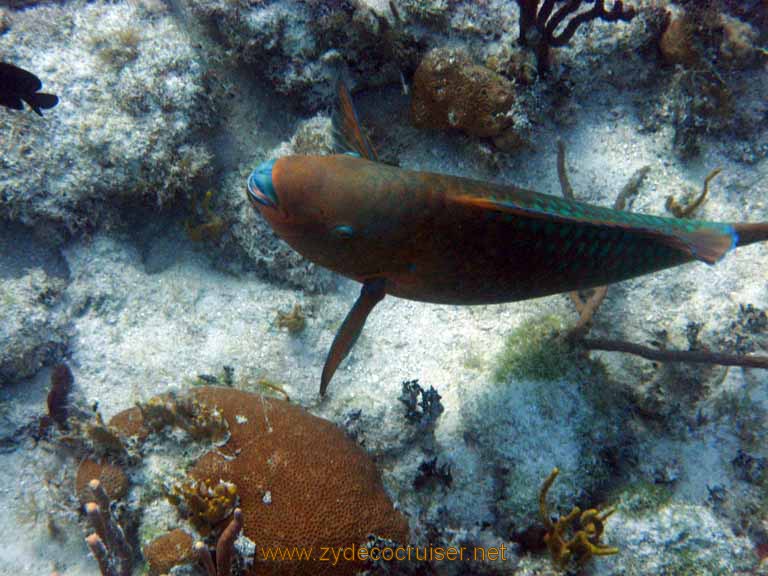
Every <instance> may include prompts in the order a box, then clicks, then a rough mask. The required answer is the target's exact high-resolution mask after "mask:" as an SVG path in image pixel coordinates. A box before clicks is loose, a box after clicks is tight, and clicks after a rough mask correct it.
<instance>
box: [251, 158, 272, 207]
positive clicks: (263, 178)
mask: <svg viewBox="0 0 768 576" xmlns="http://www.w3.org/2000/svg"><path fill="white" fill-rule="evenodd" d="M275 162H277V160H268V161H266V162H262V163H261V164H259V166H258V167H257V168H256V170H254V171H253V172H251V175H250V176H248V199H249V200H250V201H251V204H253V206H254V207H256V208H258V207H259V206H266V207H267V208H277V192H275V187H274V185H273V184H272V167H273V166H274V165H275Z"/></svg>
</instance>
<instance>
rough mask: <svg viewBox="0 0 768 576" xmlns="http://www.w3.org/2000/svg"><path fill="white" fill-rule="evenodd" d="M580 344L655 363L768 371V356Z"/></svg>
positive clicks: (625, 344) (615, 342) (594, 341)
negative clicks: (708, 365)
mask: <svg viewBox="0 0 768 576" xmlns="http://www.w3.org/2000/svg"><path fill="white" fill-rule="evenodd" d="M580 344H581V345H582V346H584V348H586V349H588V350H604V351H606V352H624V353H625V354H634V355H635V356H641V357H643V358H645V359H647V360H654V361H656V362H685V363H690V364H718V365H720V366H742V367H744V368H762V369H766V370H768V356H746V355H740V354H724V353H722V352H710V351H708V350H659V349H658V348H650V347H648V346H642V345H640V344H633V343H631V342H623V341H621V340H610V339H607V338H584V339H582V340H581V341H580Z"/></svg>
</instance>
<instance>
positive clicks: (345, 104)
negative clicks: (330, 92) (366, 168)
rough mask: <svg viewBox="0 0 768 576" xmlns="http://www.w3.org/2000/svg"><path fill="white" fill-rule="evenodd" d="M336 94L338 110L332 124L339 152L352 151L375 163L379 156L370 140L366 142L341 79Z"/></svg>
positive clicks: (350, 98) (347, 90) (347, 91)
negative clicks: (337, 96)
mask: <svg viewBox="0 0 768 576" xmlns="http://www.w3.org/2000/svg"><path fill="white" fill-rule="evenodd" d="M337 92H338V95H339V108H338V110H337V111H336V113H335V114H334V117H333V124H334V128H335V130H334V132H335V133H336V136H337V139H338V147H339V148H340V151H341V152H349V151H352V150H354V151H355V152H357V153H358V154H360V156H362V157H363V158H367V159H368V160H373V161H377V160H378V159H379V156H378V154H376V150H375V149H374V147H373V145H372V144H371V142H370V140H368V138H367V137H366V136H365V134H363V131H362V129H361V128H360V120H359V119H358V117H357V112H356V111H355V106H354V104H352V97H351V96H350V94H349V89H348V88H347V85H346V84H345V83H344V81H343V80H341V79H339V81H338V83H337Z"/></svg>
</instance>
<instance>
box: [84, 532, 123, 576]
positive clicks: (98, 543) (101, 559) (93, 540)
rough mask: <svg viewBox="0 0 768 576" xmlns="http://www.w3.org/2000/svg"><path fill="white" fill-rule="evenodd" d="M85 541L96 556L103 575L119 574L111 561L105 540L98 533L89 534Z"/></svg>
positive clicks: (113, 575) (115, 575)
mask: <svg viewBox="0 0 768 576" xmlns="http://www.w3.org/2000/svg"><path fill="white" fill-rule="evenodd" d="M85 543H86V544H87V545H88V549H89V550H90V551H91V554H93V557H94V558H96V563H97V564H98V565H99V571H100V572H101V576H117V572H115V571H114V570H113V569H112V565H111V562H110V561H109V554H108V552H107V547H106V546H104V542H103V541H102V540H101V538H99V536H98V534H91V535H90V536H88V537H87V538H86V539H85Z"/></svg>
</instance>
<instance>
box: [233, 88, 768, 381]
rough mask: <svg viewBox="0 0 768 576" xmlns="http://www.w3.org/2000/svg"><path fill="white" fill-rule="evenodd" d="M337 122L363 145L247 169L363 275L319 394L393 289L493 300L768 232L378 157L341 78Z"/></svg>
mask: <svg viewBox="0 0 768 576" xmlns="http://www.w3.org/2000/svg"><path fill="white" fill-rule="evenodd" d="M339 97H340V103H341V105H340V118H341V125H340V127H339V131H340V133H341V135H342V136H343V137H344V138H345V140H346V142H347V143H348V145H349V146H350V147H351V148H353V149H354V150H355V152H356V154H352V153H347V154H339V155H332V156H286V157H283V158H279V159H276V160H270V161H268V162H264V163H263V164H261V165H260V166H259V167H258V168H256V169H255V170H254V171H253V172H252V173H251V175H250V176H249V178H248V182H247V193H248V198H249V199H250V201H251V203H252V204H253V206H254V207H255V208H256V209H257V210H258V211H259V212H260V213H261V215H262V216H263V217H264V218H265V219H266V220H267V221H268V222H269V223H270V225H271V226H272V228H273V229H274V231H275V232H276V233H277V235H278V236H280V237H281V238H282V239H283V240H285V241H286V242H287V243H288V244H290V245H291V247H293V248H294V249H295V250H296V251H298V252H299V253H300V254H302V255H303V256H305V257H306V258H308V259H309V260H311V261H313V262H315V263H316V264H319V265H320V266H324V267H326V268H329V269H331V270H333V271H334V272H337V273H339V274H342V275H344V276H347V277H349V278H352V279H353V280H357V281H358V282H361V283H362V285H363V286H362V289H361V292H360V296H359V297H358V299H357V301H356V302H355V304H354V306H353V307H352V309H351V310H350V311H349V313H348V314H347V317H346V318H345V320H344V322H343V324H342V325H341V328H339V331H338V333H337V334H336V337H335V338H334V341H333V344H332V345H331V349H330V351H329V352H328V356H327V358H326V361H325V366H324V367H323V373H322V376H321V381H320V394H321V395H324V394H325V392H326V390H327V388H328V384H329V382H330V380H331V378H332V377H333V374H334V372H335V371H336V369H337V368H338V366H339V364H340V363H341V361H342V360H343V359H344V358H345V357H346V356H347V354H348V353H349V351H350V350H351V349H352V347H353V346H354V344H355V341H356V340H357V337H358V336H359V335H360V332H361V331H362V329H363V326H364V324H365V320H366V318H367V317H368V314H369V313H370V312H371V310H373V308H374V307H375V306H376V304H377V303H378V302H380V301H381V299H382V298H384V296H385V295H387V294H389V295H392V296H397V297H399V298H408V299H411V300H420V301H423V302H435V303H441V304H465V305H468V304H494V303H501V302H512V301H515V300H525V299H527V298H537V297H539V296H546V295H549V294H556V293H559V292H568V291H572V290H581V289H585V288H591V287H594V286H601V285H605V284H610V283H613V282H620V281H621V280H626V279H628V278H633V277H635V276H641V275H643V274H648V273H650V272H655V271H656V270H661V269H663V268H669V267H671V266H677V265H680V264H683V263H686V262H690V261H692V260H701V261H703V262H706V263H708V264H714V263H715V262H717V261H718V260H720V259H721V258H722V257H723V256H724V255H725V254H726V253H727V252H728V251H730V250H732V249H733V248H735V247H737V246H744V245H747V244H751V243H753V242H761V241H765V240H768V222H762V223H754V224H747V223H737V224H726V223H719V222H704V221H696V220H682V219H676V218H664V217H659V216H650V215H645V214H636V213H632V212H625V211H620V210H612V209H609V208H603V207H600V206H592V205H589V204H585V203H582V202H577V201H573V200H568V199H565V198H561V197H557V196H550V195H546V194H540V193H538V192H533V191H531V190H524V189H522V188H517V187H515V186H505V185H500V184H491V183H488V182H481V181H477V180H470V179H468V178H459V177H455V176H447V175H444V174H435V173H430V172H417V171H411V170H402V169H400V168H397V167H394V166H390V165H387V164H383V163H380V162H378V161H377V155H376V152H375V150H374V149H373V147H372V146H371V144H370V142H369V141H368V140H367V138H365V136H364V135H363V133H362V132H361V130H360V126H359V124H358V121H357V116H356V114H355V111H354V109H353V107H352V103H351V100H350V97H349V93H348V92H347V90H346V88H345V87H344V85H343V84H340V85H339Z"/></svg>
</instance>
